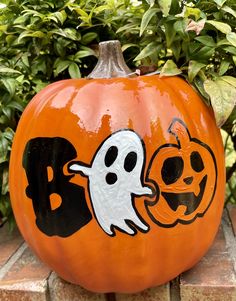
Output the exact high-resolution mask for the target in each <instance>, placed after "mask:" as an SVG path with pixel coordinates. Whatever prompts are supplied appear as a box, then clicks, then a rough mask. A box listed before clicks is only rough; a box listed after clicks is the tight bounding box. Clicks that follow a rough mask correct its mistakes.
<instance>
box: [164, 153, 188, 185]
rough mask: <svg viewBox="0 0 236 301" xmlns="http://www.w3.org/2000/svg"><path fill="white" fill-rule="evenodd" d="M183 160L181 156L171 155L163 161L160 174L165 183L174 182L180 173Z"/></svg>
mask: <svg viewBox="0 0 236 301" xmlns="http://www.w3.org/2000/svg"><path fill="white" fill-rule="evenodd" d="M183 168H184V161H183V159H182V158H181V157H172V158H168V159H166V160H165V161H164V163H163V166H162V169H161V175H162V179H163V181H164V183H165V184H166V185H169V184H172V183H175V182H176V181H177V180H178V179H179V178H180V177H181V175H182V173H183Z"/></svg>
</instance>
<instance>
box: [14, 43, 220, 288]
mask: <svg viewBox="0 0 236 301" xmlns="http://www.w3.org/2000/svg"><path fill="white" fill-rule="evenodd" d="M130 73H131V72H130V70H129V69H128V67H127V66H126V65H125V63H124V59H123V57H122V54H121V49H120V44H119V42H117V41H109V42H103V43H101V44H100V58H99V61H98V64H97V66H96V67H95V69H94V71H93V72H92V73H91V75H90V76H89V78H87V79H69V80H62V81H59V82H56V83H53V84H51V85H49V86H47V87H46V88H44V89H43V90H42V91H41V92H39V93H38V94H37V95H36V96H35V97H34V98H33V100H32V101H31V102H30V103H29V105H28V106H27V108H26V109H25V111H24V113H23V115H22V118H21V120H20V122H19V125H18V128H17V131H16V134H15V138H14V142H13V147H12V152H11V159H10V193H11V202H12V208H13V211H14V214H15V218H16V221H17V224H18V226H19V229H20V231H21V233H22V235H23V237H24V238H25V240H26V241H27V243H28V244H29V246H30V247H31V248H32V249H33V251H34V252H35V253H36V254H37V255H38V257H39V258H41V260H42V261H44V262H45V263H46V264H47V265H48V266H49V267H50V268H51V269H53V270H54V271H56V273H58V274H59V275H60V276H61V277H62V278H64V279H65V280H67V281H69V282H72V283H76V284H79V285H81V286H83V287H84V288H86V289H89V290H91V291H95V292H130V293H131V292H137V291H141V290H144V289H145V288H148V287H153V286H156V285H160V284H163V283H166V282H167V281H169V280H170V279H173V278H174V277H176V276H177V275H179V274H180V273H181V272H183V271H185V270H188V269H189V268H191V267H192V266H193V265H194V264H196V263H197V262H198V261H199V259H200V258H201V257H202V256H203V255H204V254H205V253H206V251H207V250H208V248H209V247H210V245H211V243H212V241H213V239H214V237H215V234H216V232H217V229H218V226H219V223H220V219H221V215H222V209H223V204H224V184H225V168H224V151H223V146H222V141H221V135H220V131H219V129H218V128H217V126H216V124H215V119H214V114H213V111H212V109H211V108H210V107H209V106H207V105H206V104H205V103H204V102H203V101H202V100H201V99H200V97H199V96H198V94H197V93H196V92H195V91H194V90H193V89H192V88H191V86H190V85H189V84H187V83H186V82H185V81H184V80H183V79H181V78H179V77H160V76H159V75H151V76H138V77H132V75H130Z"/></svg>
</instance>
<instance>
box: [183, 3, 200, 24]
mask: <svg viewBox="0 0 236 301" xmlns="http://www.w3.org/2000/svg"><path fill="white" fill-rule="evenodd" d="M201 13H202V12H201V10H200V9H199V8H196V7H189V6H184V17H185V18H189V17H194V18H195V21H197V20H198V19H200V17H201Z"/></svg>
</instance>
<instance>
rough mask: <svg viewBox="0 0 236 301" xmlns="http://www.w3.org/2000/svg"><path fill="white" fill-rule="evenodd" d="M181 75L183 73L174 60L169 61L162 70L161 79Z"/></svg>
mask: <svg viewBox="0 0 236 301" xmlns="http://www.w3.org/2000/svg"><path fill="white" fill-rule="evenodd" d="M180 73H182V71H181V70H180V69H179V68H178V67H177V65H176V64H175V63H174V62H173V61H172V60H167V61H166V63H165V65H164V66H163V67H162V69H161V73H160V77H162V76H174V75H177V74H180Z"/></svg>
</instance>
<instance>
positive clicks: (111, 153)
mask: <svg viewBox="0 0 236 301" xmlns="http://www.w3.org/2000/svg"><path fill="white" fill-rule="evenodd" d="M117 156H118V148H117V147H116V146H111V147H110V148H109V149H108V151H107V153H106V156H105V165H106V167H110V166H111V165H112V164H113V163H114V162H115V160H116V158H117Z"/></svg>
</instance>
